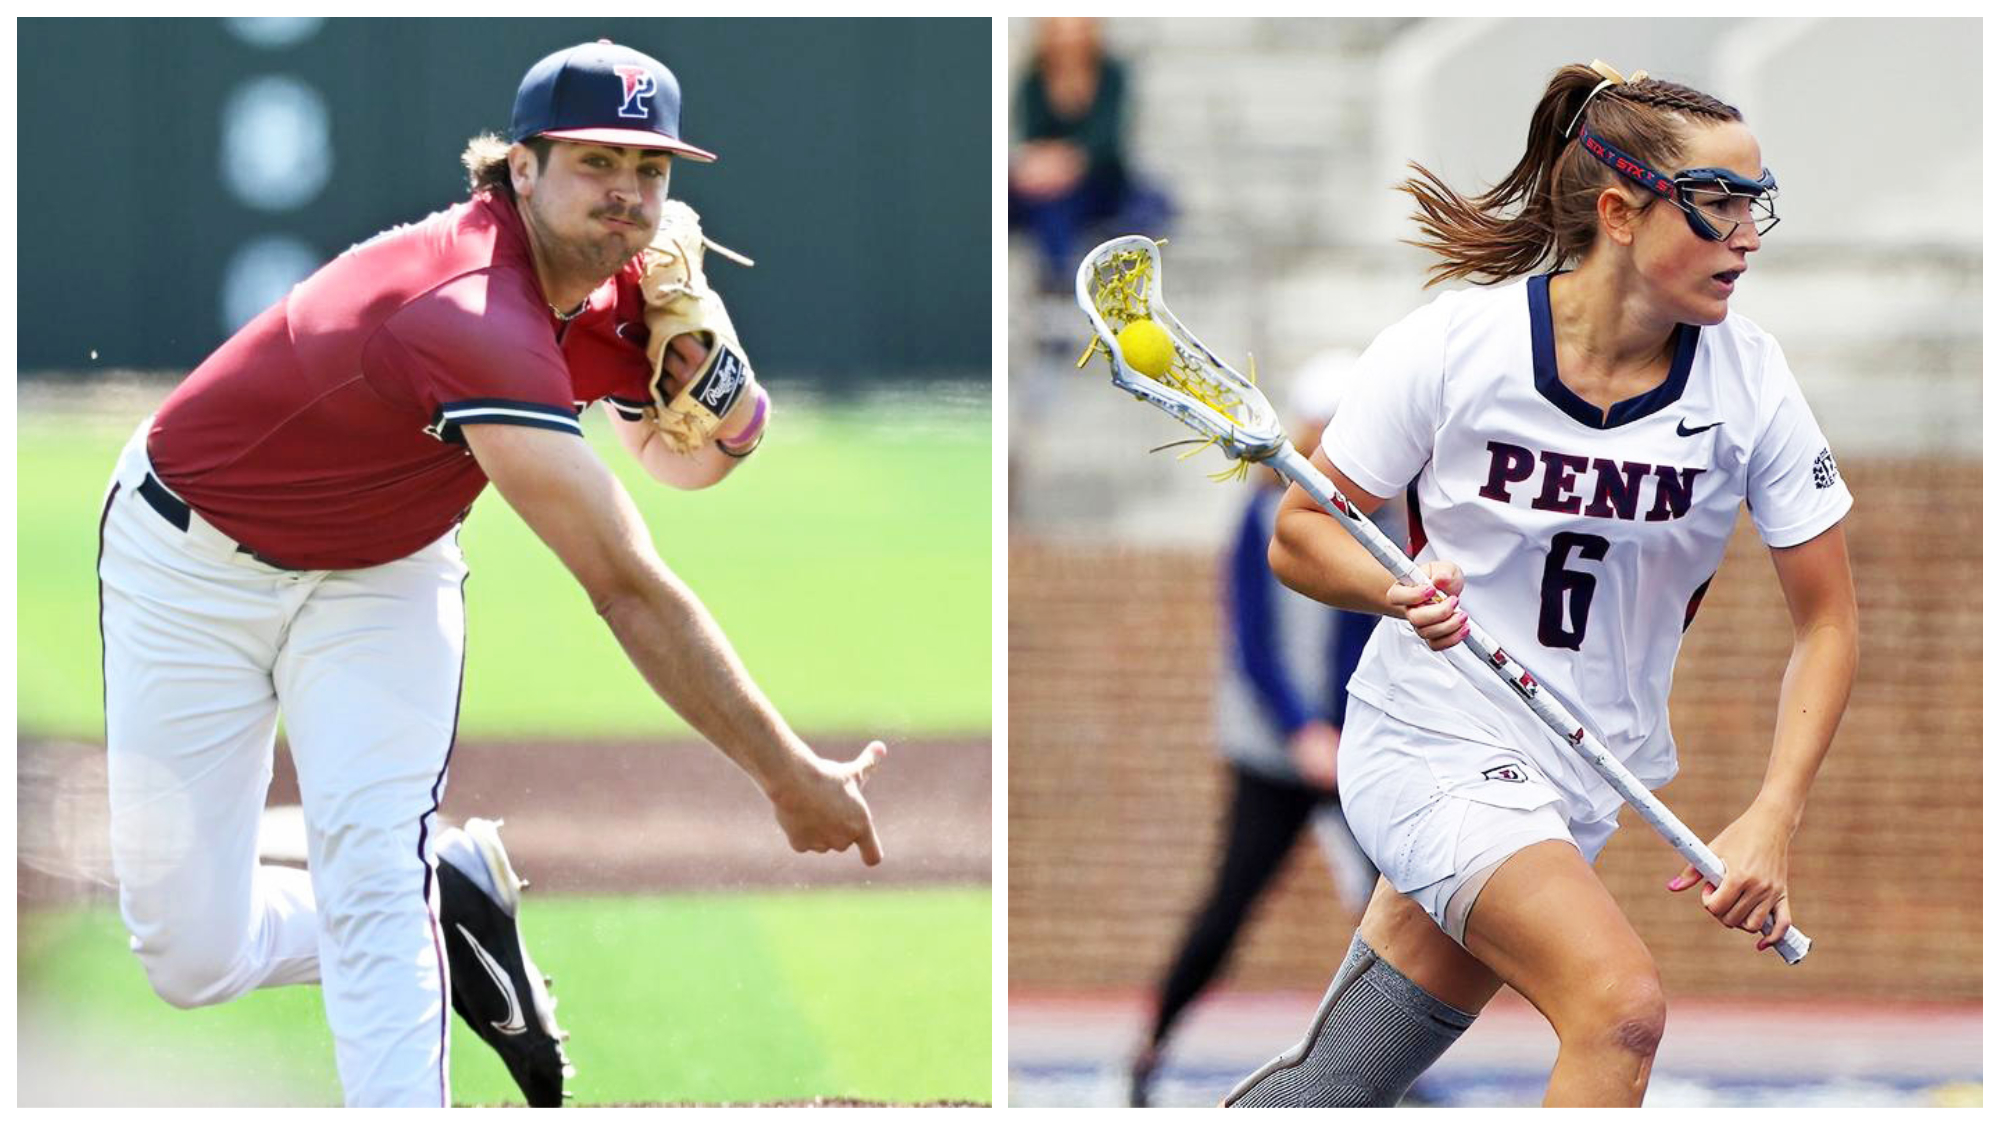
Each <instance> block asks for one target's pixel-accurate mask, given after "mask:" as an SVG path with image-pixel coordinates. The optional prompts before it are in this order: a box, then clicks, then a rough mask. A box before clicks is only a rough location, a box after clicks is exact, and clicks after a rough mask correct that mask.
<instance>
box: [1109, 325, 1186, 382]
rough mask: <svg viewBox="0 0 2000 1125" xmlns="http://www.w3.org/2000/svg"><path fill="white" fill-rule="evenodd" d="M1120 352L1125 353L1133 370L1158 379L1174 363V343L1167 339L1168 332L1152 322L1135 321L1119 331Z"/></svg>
mask: <svg viewBox="0 0 2000 1125" xmlns="http://www.w3.org/2000/svg"><path fill="white" fill-rule="evenodd" d="M1118 350H1119V351H1121V352H1124V353H1125V362H1126V363H1127V364H1130V365H1131V367H1132V370H1134V371H1137V372H1138V373H1139V374H1141V375H1144V376H1146V377H1147V378H1148V379H1157V378H1159V377H1160V376H1162V375H1164V374H1166V373H1167V365H1168V364H1170V363H1172V362H1173V361H1174V342H1173V341H1172V340H1171V339H1169V338H1168V337H1167V330H1166V329H1164V328H1161V327H1160V326H1159V325H1157V324H1154V323H1153V322H1152V321H1150V320H1135V321H1133V322H1132V323H1130V324H1128V325H1126V326H1125V327H1123V328H1121V329H1119V330H1118Z"/></svg>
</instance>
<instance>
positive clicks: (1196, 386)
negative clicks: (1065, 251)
mask: <svg viewBox="0 0 2000 1125" xmlns="http://www.w3.org/2000/svg"><path fill="white" fill-rule="evenodd" d="M1076 303H1077V305H1078V306H1079V307H1081V308H1082V309H1083V314H1084V315H1085V316H1086V317H1088V318H1090V328H1091V331H1092V332H1093V333H1095V338H1093V339H1092V340H1091V344H1090V349H1089V350H1088V351H1086V352H1084V353H1083V359H1082V360H1080V361H1079V362H1078V363H1077V366H1078V367H1081V366H1083V365H1084V364H1085V363H1088V362H1090V357H1091V356H1092V355H1093V354H1095V353H1096V352H1098V351H1099V350H1102V351H1103V352H1104V358H1105V360H1106V362H1108V363H1109V364H1110V365H1111V382H1112V383H1113V384H1114V385H1115V386H1117V387H1118V388H1119V389H1120V390H1123V391H1126V392H1127V393H1129V394H1131V395H1132V396H1133V397H1135V398H1138V399H1140V400H1142V401H1144V402H1150V403H1152V404H1153V405H1154V406H1157V407H1159V408H1160V409H1161V410H1164V411H1166V412H1167V413H1168V414H1171V415H1173V416H1174V417H1175V418H1178V419H1180V420H1181V421H1182V422H1183V423H1185V424H1186V425H1187V426H1188V427H1190V428H1191V429H1193V430H1194V431H1195V432H1197V433H1199V434H1201V435H1203V436H1204V437H1206V438H1208V439H1209V441H1210V442H1212V443H1214V444H1216V445H1219V446H1221V447H1222V451H1223V453H1224V454H1226V455H1228V456H1230V457H1232V458H1235V459H1237V460H1238V461H1240V462H1243V463H1246V464H1247V463H1248V462H1252V461H1262V460H1264V459H1265V458H1267V457H1269V456H1270V455H1271V454H1272V453H1274V452H1276V451H1277V450H1278V449H1279V448H1280V447H1281V446H1283V445H1284V443H1285V431H1284V427H1283V426H1281V425H1280V424H1279V422H1278V415H1277V412H1276V411H1274V410H1272V409H1271V404H1270V403H1269V402H1268V401H1267V400H1266V399H1265V398H1264V394H1263V392H1262V391H1259V390H1258V389H1257V385H1256V382H1255V380H1254V379H1250V378H1245V377H1244V376H1243V375H1242V374H1240V373H1239V372H1238V371H1237V370H1236V369H1235V368H1233V367H1231V366H1229V365H1228V364H1227V363H1224V362H1223V361H1222V360H1220V359H1218V358H1217V357H1216V355H1215V353H1214V352H1211V351H1209V350H1208V348H1207V347H1205V346H1204V345H1203V344H1202V342H1201V341H1200V340H1199V339H1197V338H1196V337H1195V335H1194V333H1192V332H1189V331H1188V330H1187V328H1186V326H1184V325H1182V324H1181V322H1180V321H1179V320H1178V319H1177V318H1176V317H1175V316H1174V314H1173V311H1172V310H1171V309H1169V308H1167V301H1166V295H1165V291H1164V289H1163V287H1162V278H1161V260H1160V244H1159V243H1157V242H1155V241H1153V240H1152V239H1150V238H1147V237H1145V236H1144V235H1136V234H1131V235H1126V236H1124V237H1122V238H1114V239H1112V240H1111V241H1109V242H1106V243H1104V244H1102V245H1100V246H1099V247H1097V249H1095V250H1092V251H1091V252H1090V253H1089V255H1088V256H1086V257H1085V258H1084V259H1083V264H1082V265H1080V266H1078V267H1077V271H1076ZM1141 320H1150V321H1152V322H1153V323H1154V324H1157V325H1158V326H1159V327H1160V328H1161V329H1162V330H1164V331H1165V332H1166V334H1167V339H1168V341H1169V342H1170V343H1171V344H1172V345H1173V350H1172V354H1171V356H1170V357H1169V358H1168V361H1167V365H1166V367H1165V369H1164V370H1162V371H1161V372H1160V373H1159V374H1158V375H1147V374H1145V373H1144V372H1142V371H1140V370H1138V369H1137V368H1135V367H1133V366H1132V365H1131V364H1130V363H1128V362H1126V358H1125V352H1124V350H1123V349H1122V348H1121V347H1120V346H1119V343H1118V333H1119V332H1120V331H1122V330H1123V329H1124V328H1125V326H1126V325H1128V324H1132V323H1134V322H1135V321H1141ZM1252 370H1253V372H1254V368H1253V369H1252Z"/></svg>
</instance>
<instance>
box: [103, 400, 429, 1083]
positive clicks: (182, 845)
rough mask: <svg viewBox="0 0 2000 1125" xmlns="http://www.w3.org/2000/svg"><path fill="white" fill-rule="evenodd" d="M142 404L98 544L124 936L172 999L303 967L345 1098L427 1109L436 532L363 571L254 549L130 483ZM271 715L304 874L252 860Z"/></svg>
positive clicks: (146, 470) (183, 1003)
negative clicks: (288, 778)
mask: <svg viewBox="0 0 2000 1125" xmlns="http://www.w3.org/2000/svg"><path fill="white" fill-rule="evenodd" d="M151 424H152V420H151V419H147V421H146V422H145V423H144V424H142V425H141V426H140V427H139V430H138V432H137V433H136V434H135V435H133V438H132V440H131V442H130V443H128V444H127V446H126V448H125V451H124V453H123V454H122V455H121V456H120V458H119V464H118V469H117V472H116V474H115V475H114V477H113V479H112V484H111V488H110V490H109V493H108V495H107V497H106V501H105V510H104V515H103V523H102V528H101V546H100V557H99V564H98V577H99V580H100V592H101V618H102V630H103V639H104V710H105V733H106V738H107V741H108V743H109V774H110V788H111V837H112V860H113V866H114V870H115V871H116V874H117V877H118V884H119V892H118V895H119V908H120V910H121V912H122V913H123V915H124V918H125V924H126V927H127V928H128V929H129V930H130V931H131V934H132V950H133V952H134V953H136V954H137V955H138V957H139V960H140V962H141V964H142V965H143V966H144V967H145V971H146V976H147V979H148V980H150V981H151V983H152V986H153V988H154V990H155V991H157V992H158V993H159V994H160V996H162V997H163V998H165V999H166V1000H167V1001H168V1002H169V1003H172V1004H175V1005H177V1006H180V1007H195V1006H199V1005H205V1004H219V1003H221V1002H223V1001H225V1000H229V999H232V998H234V997H237V996H240V995H242V994H243V993H245V992H248V991H249V990H251V989H253V988H262V987H268V986H271V985H280V984H305V983H311V982H315V981H317V982H319V983H320V984H321V985H322V987H323V991H324V998H325V1004H326V1018H327V1023H328V1024H329V1025H330V1026H331V1027H332V1029H333V1037H334V1043H335V1051H336V1056H337V1062H338V1066H339V1071H340V1080H341V1085H342V1087H343V1089H344V1091H345V1096H346V1100H347V1103H348V1104H349V1105H369V1106H389V1105H396V1106H441V1105H448V1104H450V1084H449V1079H448V1075H447V1073H446V1063H447V1060H448V1058H449V1038H448V1034H449V1029H450V1018H451V1009H450V1006H449V1004H448V1003H447V1002H446V1001H447V990H448V988H449V978H448V976H447V969H446V965H445V956H444V947H443V938H442V935H441V934H440V932H439V930H438V924H437V906H436V897H435V896H436V890H435V886H434V876H433V873H432V870H431V859H430V854H429V853H430V844H431V837H432V835H433V833H434V819H435V816H436V813H437V807H438V802H439V800H440V799H441V798H442V796H443V793H444V784H445V767H446V763H447V761H448V759H449V756H450V752H451V746H452V740H453V736H454V733H455V728H456V724H457V712H458V693H459V681H460V677H461V673H462V670H463V653H464V640H465V603H464V596H463V583H464V579H465V575H466V568H465V564H464V560H463V558H462V557H461V555H460V554H459V550H458V545H457V541H456V535H455V534H454V535H449V536H446V537H445V538H443V539H440V540H438V541H437V542H435V543H432V544H431V545H430V546H428V547H426V548H424V549H423V550H421V551H419V552H417V553H416V554H413V555H411V556H409V557H408V558H405V559H401V560H399V561H396V562H393V563H389V564H386V565H384V566H377V567H370V568H367V569H363V570H350V571H288V570H282V569H279V568H277V567H274V566H269V565H266V564H265V563H263V562H259V561H257V560H255V559H253V558H252V557H251V556H250V555H248V554H246V553H242V552H240V551H239V550H238V548H237V545H236V544H235V543H233V542H231V541H230V540H229V539H228V538H227V537H226V536H224V535H223V534H222V533H221V532H219V531H217V530H216V529H215V528H214V527H213V526H211V525H209V524H208V523H207V522H206V521H204V520H203V519H202V518H201V516H200V514H199V513H191V514H189V515H188V516H187V517H186V522H187V527H186V529H185V530H183V529H182V528H180V527H178V526H176V524H175V523H174V522H171V521H170V519H169V517H168V516H165V515H162V514H161V512H160V511H159V510H157V508H156V506H155V505H154V504H153V503H149V501H148V500H147V498H146V497H145V496H143V495H141V493H140V486H141V484H142V483H144V482H145V481H146V479H147V477H148V476H149V474H150V472H151V466H150V464H149V463H148V462H147V458H146V450H145V440H146V433H147V431H148V430H149V429H150V427H151ZM157 489H158V486H157V484H155V485H152V486H149V491H152V492H153V494H154V495H155V496H159V495H168V500H169V502H173V498H172V497H171V496H170V495H169V494H163V493H160V492H158V491H157ZM280 712H282V713H283V715H284V717H285V724H286V731H287V735H288V739H289V741H290V744H291V753H292V758H293V761H294V763H295V765H296V766H297V770H298V775H299V788H300V792H301V794H302V798H303V803H304V806H305V820H306V829H307V856H308V865H309V873H308V872H302V871H298V870H296V869H291V868H284V867H277V866H260V865H259V863H258V854H257V831H258V825H259V822H260V819H261V816H262V812H263V807H264V800H265V793H266V790H267V789H268V787H269V785H270V780H271V762H272V749H273V743H274V739H275V734H276V729H277V722H278V716H279V714H280Z"/></svg>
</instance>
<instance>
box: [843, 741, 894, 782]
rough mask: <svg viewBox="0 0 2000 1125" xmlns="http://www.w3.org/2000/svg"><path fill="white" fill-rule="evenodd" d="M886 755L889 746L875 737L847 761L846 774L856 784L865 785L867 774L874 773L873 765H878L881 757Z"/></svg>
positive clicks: (887, 754)
mask: <svg viewBox="0 0 2000 1125" xmlns="http://www.w3.org/2000/svg"><path fill="white" fill-rule="evenodd" d="M888 756H889V747H888V746H886V745H884V744H883V742H882V740H880V739H876V740H875V741H874V742H871V743H869V744H868V746H867V747H866V748H865V749H863V750H862V751H861V753H859V754H856V755H855V756H854V760H853V761H851V762H849V763H847V776H848V777H850V778H852V779H853V780H854V783H855V784H856V785H866V784H868V775H869V774H871V773H874V772H875V767H876V766H878V765H880V764H881V763H882V759H884V758H886V757H888Z"/></svg>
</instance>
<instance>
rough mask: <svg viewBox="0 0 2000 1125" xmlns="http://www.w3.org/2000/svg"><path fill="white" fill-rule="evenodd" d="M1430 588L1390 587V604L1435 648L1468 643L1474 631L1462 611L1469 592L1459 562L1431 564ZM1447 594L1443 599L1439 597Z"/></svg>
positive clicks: (1427, 569) (1426, 566) (1426, 565)
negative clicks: (1462, 597)
mask: <svg viewBox="0 0 2000 1125" xmlns="http://www.w3.org/2000/svg"><path fill="white" fill-rule="evenodd" d="M1423 569H1424V571H1425V572H1426V573H1427V574H1429V575H1430V579H1431V584H1430V585H1428V586H1421V587H1419V586H1405V585H1403V584H1402V583H1401V582H1398V583H1396V584H1395V585H1394V586H1391V587H1389V604H1390V605H1391V606H1394V607H1395V609H1396V612H1398V613H1401V614H1402V615H1403V616H1404V617H1405V618H1406V619H1408V620H1409V622H1410V628H1412V629H1415V630H1416V631H1417V636H1419V637H1422V638H1423V639H1424V643H1425V644H1428V645H1430V646H1431V648H1433V649H1435V650H1438V651H1440V652H1441V651H1443V650H1445V649H1448V648H1450V647H1451V646H1453V645H1455V644H1457V643H1458V642H1460V641H1462V640H1464V639H1465V638H1466V636H1467V634H1469V633H1471V632H1472V619H1471V618H1469V617H1467V616H1466V615H1465V611H1464V610H1462V609H1460V608H1458V595H1459V594H1460V593H1461V592H1463V591H1464V589H1465V572H1464V571H1462V570H1460V569H1459V568H1458V564H1457V563H1448V562H1427V563H1424V564H1423ZM1440 594H1442V595H1444V596H1443V598H1442V599H1440V598H1439V597H1438V595H1440Z"/></svg>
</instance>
